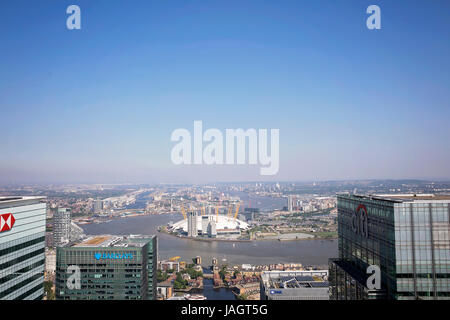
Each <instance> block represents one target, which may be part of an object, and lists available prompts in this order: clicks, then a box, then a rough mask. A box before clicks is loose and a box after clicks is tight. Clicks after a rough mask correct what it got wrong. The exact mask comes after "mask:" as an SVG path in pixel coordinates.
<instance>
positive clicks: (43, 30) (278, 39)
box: [0, 0, 450, 183]
mask: <svg viewBox="0 0 450 320" xmlns="http://www.w3.org/2000/svg"><path fill="white" fill-rule="evenodd" d="M70 4H77V5H79V6H80V8H81V18H82V22H81V23H82V29H81V30H72V31H70V30H68V29H67V28H66V19H67V17H68V15H67V14H66V8H67V7H68V6H69V5H70ZM370 4H377V5H379V6H380V7H381V24H382V29H381V30H368V29H367V28H366V19H367V17H368V15H367V14H366V8H367V7H368V6H369V5H370ZM0 40H1V41H0V70H1V71H0V111H1V116H0V124H1V128H2V129H1V136H0V137H1V139H0V150H1V156H0V183H11V182H12V183H22V182H23V183H25V182H37V183H39V182H41V183H46V182H98V183H107V182H128V181H130V182H207V181H224V180H228V181H229V180H264V179H266V180H275V181H281V180H324V179H325V180H326V179H359V178H362V179H365V178H394V179H395V178H440V179H447V178H450V165H449V164H450V125H449V123H450V122H449V119H450V102H449V101H450V99H449V98H450V58H449V57H450V1H448V0H435V1H425V0H423V1H411V0H409V1H400V0H396V1H378V0H371V1H363V0H345V1H344V0H342V1H337V0H328V1H311V0H309V1H300V0H295V1H286V0H280V1H274V0H272V1H265V0H253V1H246V0H221V1H215V0H204V1H193V0H181V1H175V0H171V1H162V0H158V1H156V0H154V1H119V0H117V1H102V0H95V1H93V0H90V1H84V0H71V1H65V0H58V1H54V0H52V1H44V0H40V1H23V0H21V1H17V0H14V1H13V0H4V1H1V2H0ZM194 120H202V121H203V125H204V127H205V128H219V129H221V130H225V128H244V129H247V128H268V129H270V128H279V129H280V148H281V149H280V170H279V173H278V174H277V175H276V176H271V177H261V176H259V166H251V167H247V166H241V167H239V166H231V167H230V166H228V167H226V166H225V167H208V166H191V167H189V166H184V167H183V166H182V167H177V166H175V165H173V164H172V163H171V161H170V150H171V148H172V147H173V145H174V143H172V142H171V141H170V134H171V132H172V131H173V130H174V129H176V128H187V129H189V130H191V131H192V127H193V121H194Z"/></svg>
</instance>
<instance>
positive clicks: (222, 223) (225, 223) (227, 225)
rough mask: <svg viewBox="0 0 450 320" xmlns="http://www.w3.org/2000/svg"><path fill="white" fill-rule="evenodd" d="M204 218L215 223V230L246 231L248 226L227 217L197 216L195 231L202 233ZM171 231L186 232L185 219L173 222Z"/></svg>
mask: <svg viewBox="0 0 450 320" xmlns="http://www.w3.org/2000/svg"><path fill="white" fill-rule="evenodd" d="M204 217H208V221H215V222H216V229H217V230H220V229H237V228H238V227H239V229H241V230H245V229H248V227H249V225H248V223H247V222H244V221H242V220H238V219H236V220H235V219H234V218H233V217H231V218H230V217H228V216H225V215H220V214H219V215H218V216H216V215H213V214H211V215H204V216H200V215H198V216H197V229H198V231H202V219H203V218H204ZM171 227H172V229H173V230H174V231H175V230H178V231H181V230H183V231H184V232H187V231H188V226H187V219H186V220H185V219H182V220H180V221H178V222H175V223H174V224H173V225H172V226H171Z"/></svg>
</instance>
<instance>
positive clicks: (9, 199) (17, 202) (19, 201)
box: [0, 196, 46, 208]
mask: <svg viewBox="0 0 450 320" xmlns="http://www.w3.org/2000/svg"><path fill="white" fill-rule="evenodd" d="M45 199H46V197H42V196H23V197H22V196H0V208H7V207H14V206H21V205H27V204H33V203H39V202H41V201H42V200H45Z"/></svg>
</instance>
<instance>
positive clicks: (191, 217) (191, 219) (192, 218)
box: [187, 211, 198, 238]
mask: <svg viewBox="0 0 450 320" xmlns="http://www.w3.org/2000/svg"><path fill="white" fill-rule="evenodd" d="M187 220H188V221H187V224H188V226H187V227H188V237H194V238H195V237H197V235H198V230H197V212H194V211H191V212H189V214H188V217H187Z"/></svg>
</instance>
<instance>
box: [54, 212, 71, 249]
mask: <svg viewBox="0 0 450 320" xmlns="http://www.w3.org/2000/svg"><path fill="white" fill-rule="evenodd" d="M70 213H71V210H70V209H68V208H58V209H57V210H56V212H55V214H54V215H53V245H54V246H55V247H62V246H65V245H67V244H68V243H69V242H70V221H71V220H70Z"/></svg>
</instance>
